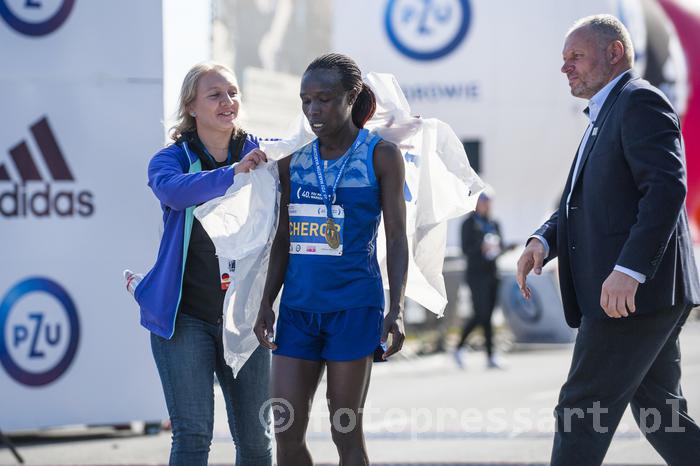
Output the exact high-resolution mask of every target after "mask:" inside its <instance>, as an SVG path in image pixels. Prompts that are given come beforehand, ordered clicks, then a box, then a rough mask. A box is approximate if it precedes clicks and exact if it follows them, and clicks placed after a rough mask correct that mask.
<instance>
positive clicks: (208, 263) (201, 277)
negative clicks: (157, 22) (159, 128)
mask: <svg viewBox="0 0 700 466" xmlns="http://www.w3.org/2000/svg"><path fill="white" fill-rule="evenodd" d="M240 106H241V102H240V93H239V89H238V85H237V83H236V80H235V77H234V75H233V73H232V72H231V71H230V70H229V69H228V68H226V67H224V66H222V65H218V64H214V63H205V64H199V65H196V66H194V67H193V68H192V69H191V70H190V71H189V72H188V73H187V75H186V76H185V80H184V82H183V84H182V89H181V92H180V101H179V109H178V121H177V124H176V125H175V126H174V127H173V128H172V131H171V137H172V139H173V143H172V144H170V145H169V146H167V147H165V148H164V149H162V150H160V151H159V152H158V153H157V154H155V155H154V156H153V158H152V159H151V162H150V164H149V167H148V185H149V186H150V187H151V189H152V190H153V193H154V194H155V195H156V197H157V198H158V200H159V201H160V203H161V208H162V210H163V224H164V225H163V227H164V228H163V229H164V231H163V237H162V239H161V243H160V248H159V250H158V257H157V259H156V263H155V265H154V266H153V268H152V269H151V271H150V272H149V273H148V274H146V276H145V277H144V278H143V280H142V281H141V282H140V283H139V284H138V286H137V287H136V290H135V293H134V296H135V298H136V300H137V301H138V303H139V306H140V307H141V324H142V325H143V326H144V327H146V328H147V329H148V330H149V331H150V332H151V347H152V350H153V357H154V359H155V362H156V366H157V367H158V372H159V374H160V378H161V382H162V384H163V392H164V395H165V401H166V404H167V407H168V412H169V415H170V420H171V423H172V431H173V434H172V446H171V451H170V465H187V466H196V465H206V464H207V459H208V455H209V446H210V444H211V439H212V428H213V421H214V390H213V387H214V374H216V376H217V379H218V380H219V384H220V386H221V389H222V391H223V395H224V400H225V402H226V411H227V414H228V423H229V428H230V431H231V436H232V437H233V440H234V443H235V445H236V464H237V465H239V466H270V465H271V464H272V457H271V451H272V449H271V444H270V440H271V434H270V428H269V424H268V423H267V422H264V420H265V419H267V418H268V417H269V412H264V411H263V413H264V414H265V416H264V417H261V416H260V412H261V409H263V410H264V409H265V408H263V406H264V405H265V402H266V401H267V399H268V381H269V373H270V353H269V350H268V349H266V348H262V347H259V348H258V349H257V350H256V351H255V352H254V353H253V354H252V356H251V357H250V359H249V360H248V361H247V363H246V365H245V366H244V367H243V368H242V369H241V371H240V373H239V374H238V377H236V378H235V379H234V378H233V373H232V371H231V369H230V368H229V367H228V366H227V365H226V362H225V360H224V356H223V344H222V331H223V323H222V312H223V301H224V295H225V292H226V288H227V287H228V284H229V281H228V280H229V275H230V274H231V272H232V268H233V267H235V264H233V263H231V264H230V263H228V262H222V263H220V262H219V260H218V259H217V257H216V255H215V250H214V245H213V243H212V241H211V239H210V238H209V236H208V235H207V233H206V232H205V230H204V229H203V228H202V225H201V224H200V223H199V222H198V221H197V219H195V218H194V217H193V214H192V211H193V209H194V208H195V207H196V206H197V205H199V204H202V203H204V202H206V201H208V200H210V199H213V198H215V197H218V196H221V195H223V194H224V193H225V192H226V190H227V188H228V187H229V186H231V184H232V183H233V179H234V177H235V176H236V175H237V174H239V173H245V172H248V171H250V170H253V169H255V167H257V166H258V165H259V164H261V163H264V162H265V161H266V157H265V154H264V153H263V152H262V151H261V150H260V149H259V148H258V142H257V139H256V138H255V137H254V136H251V135H249V134H246V133H245V132H244V131H243V130H241V128H240V127H239V126H238V125H237V123H236V117H237V116H238V112H239V109H240ZM242 154H246V155H245V156H242ZM261 419H262V421H261Z"/></svg>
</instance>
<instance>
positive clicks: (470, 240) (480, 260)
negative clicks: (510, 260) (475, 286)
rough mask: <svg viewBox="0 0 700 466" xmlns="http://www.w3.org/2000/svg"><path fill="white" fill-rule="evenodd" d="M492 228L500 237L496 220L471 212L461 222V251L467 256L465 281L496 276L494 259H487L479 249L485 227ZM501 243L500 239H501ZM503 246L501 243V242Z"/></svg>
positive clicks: (499, 229)
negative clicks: (485, 225)
mask: <svg viewBox="0 0 700 466" xmlns="http://www.w3.org/2000/svg"><path fill="white" fill-rule="evenodd" d="M484 223H485V224H487V225H488V228H492V229H493V230H494V231H495V233H496V234H497V235H498V237H499V238H500V237H501V227H500V226H499V225H498V222H496V221H494V220H491V219H486V218H484V217H481V216H479V215H478V214H477V213H476V212H472V213H471V214H469V216H468V217H467V218H466V219H465V220H464V222H463V223H462V252H463V253H464V255H465V256H466V257H467V274H466V279H467V282H468V283H469V282H474V281H476V280H483V279H486V278H489V277H490V278H496V273H497V270H496V260H495V259H487V258H486V257H484V254H483V253H482V250H481V245H482V243H483V242H484V236H485V235H486V233H487V231H485V230H487V228H484ZM501 243H502V241H501ZM501 247H503V244H501Z"/></svg>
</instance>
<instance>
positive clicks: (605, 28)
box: [566, 15, 634, 66]
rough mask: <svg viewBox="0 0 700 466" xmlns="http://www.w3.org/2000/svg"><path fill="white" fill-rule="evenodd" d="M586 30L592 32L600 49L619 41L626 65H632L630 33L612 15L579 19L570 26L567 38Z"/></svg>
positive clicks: (632, 54) (632, 55) (632, 53)
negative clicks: (623, 49) (623, 51)
mask: <svg viewBox="0 0 700 466" xmlns="http://www.w3.org/2000/svg"><path fill="white" fill-rule="evenodd" d="M583 28H587V29H589V30H590V31H592V32H593V34H594V35H595V37H596V39H597V41H598V43H599V44H600V46H601V47H603V48H605V47H607V46H608V45H610V43H611V42H613V41H616V40H619V41H620V42H622V45H623V46H624V48H625V59H626V60H627V63H628V64H629V65H630V66H632V65H634V46H633V45H632V38H631V37H630V33H629V31H628V30H627V28H626V27H625V25H624V24H622V21H620V20H619V19H617V18H616V17H614V16H613V15H593V16H586V17H585V18H581V19H579V20H578V21H576V22H575V23H574V25H573V26H571V29H569V31H568V32H567V33H566V35H567V37H568V36H569V34H571V33H572V32H574V31H577V30H579V29H583Z"/></svg>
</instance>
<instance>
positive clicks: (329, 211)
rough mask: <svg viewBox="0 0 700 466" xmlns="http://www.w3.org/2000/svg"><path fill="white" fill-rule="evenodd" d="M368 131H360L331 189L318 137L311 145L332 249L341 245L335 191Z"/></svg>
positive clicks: (328, 241) (327, 241) (327, 235)
mask: <svg viewBox="0 0 700 466" xmlns="http://www.w3.org/2000/svg"><path fill="white" fill-rule="evenodd" d="M367 133H368V132H367V130H360V132H359V133H358V135H357V138H356V139H355V142H354V143H353V145H352V147H351V149H350V151H349V153H348V154H347V157H346V158H345V160H343V162H342V164H341V165H340V168H339V170H338V174H337V175H336V177H335V181H334V182H333V186H332V187H330V189H328V188H329V187H328V185H327V184H326V177H325V174H324V173H323V169H322V168H321V156H320V150H319V148H318V139H316V140H315V141H314V142H313V144H312V146H311V147H312V157H313V161H314V168H315V171H316V180H317V181H318V188H319V190H320V191H321V197H322V198H323V203H324V204H325V206H326V217H327V219H326V233H325V235H324V236H325V237H326V243H327V244H328V246H330V248H331V249H338V248H339V247H340V232H339V231H338V230H337V229H336V223H335V221H334V220H333V200H334V199H335V191H336V189H337V188H338V184H339V183H340V179H341V178H342V177H343V174H344V173H345V168H347V165H348V162H349V161H350V158H351V157H352V155H353V154H354V152H355V151H356V150H357V148H358V147H360V145H361V144H362V143H363V142H364V140H365V138H366V137H367Z"/></svg>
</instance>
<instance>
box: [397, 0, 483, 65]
mask: <svg viewBox="0 0 700 466" xmlns="http://www.w3.org/2000/svg"><path fill="white" fill-rule="evenodd" d="M470 22H471V7H470V5H469V0H389V2H388V3H387V6H386V13H385V16H384V23H385V28H386V32H387V35H388V36H389V40H390V41H391V43H392V44H393V45H394V47H396V49H397V50H398V51H399V52H401V53H402V54H403V55H405V56H407V57H409V58H412V59H414V60H436V59H438V58H442V57H444V56H445V55H448V54H449V53H451V52H452V51H453V50H455V49H456V48H457V46H459V44H460V43H461V42H462V41H463V40H464V38H465V37H466V35H467V32H468V31H469V24H470Z"/></svg>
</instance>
